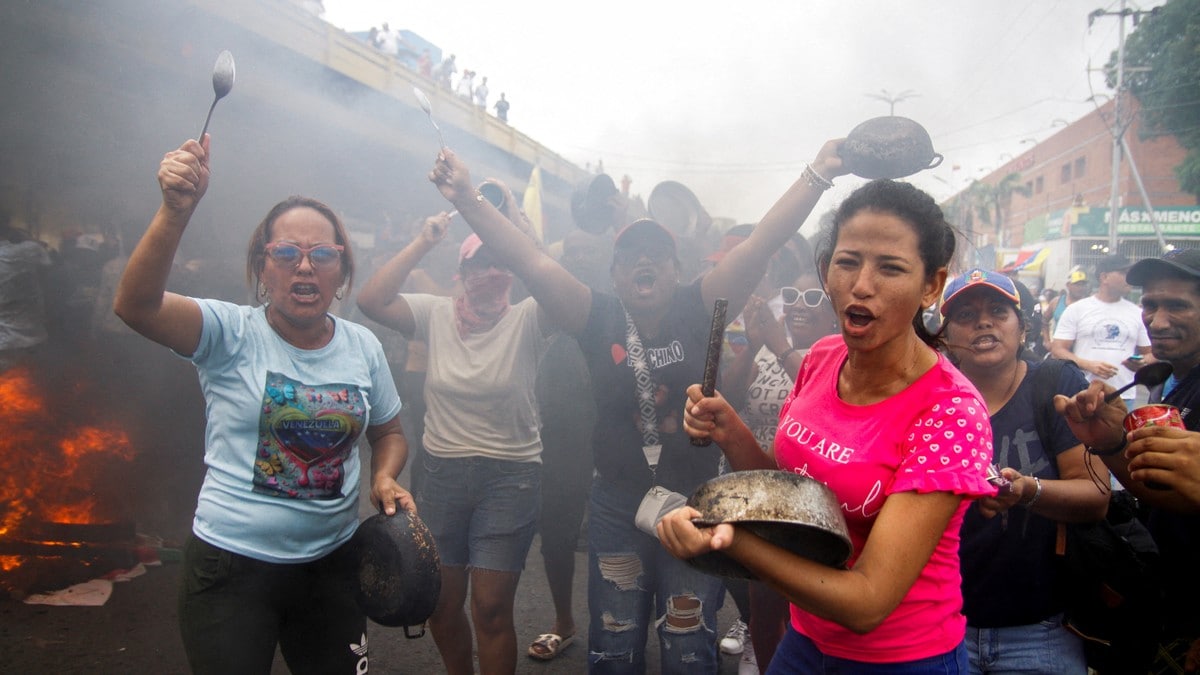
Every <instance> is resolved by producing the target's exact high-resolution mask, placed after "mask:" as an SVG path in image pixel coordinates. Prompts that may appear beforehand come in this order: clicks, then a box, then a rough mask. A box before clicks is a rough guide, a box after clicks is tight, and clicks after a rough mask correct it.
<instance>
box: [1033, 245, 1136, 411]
mask: <svg viewBox="0 0 1200 675" xmlns="http://www.w3.org/2000/svg"><path fill="white" fill-rule="evenodd" d="M1129 265H1130V263H1129V259H1128V258H1126V257H1125V256H1123V255H1108V256H1105V257H1103V258H1101V259H1100V262H1098V263H1096V279H1097V282H1098V286H1097V287H1096V292H1095V294H1093V295H1092V296H1091V297H1088V298H1084V299H1082V300H1080V301H1078V302H1075V303H1073V304H1071V305H1070V306H1069V307H1067V309H1066V310H1065V311H1064V312H1063V313H1062V317H1061V318H1060V319H1059V320H1058V324H1057V325H1056V326H1055V327H1054V333H1053V339H1052V340H1051V341H1050V355H1051V356H1053V357H1054V358H1058V359H1068V360H1072V361H1075V363H1077V364H1078V365H1079V367H1080V368H1082V369H1083V371H1084V374H1085V375H1086V376H1087V378H1088V381H1090V382H1094V381H1096V380H1104V381H1106V382H1108V383H1109V384H1111V385H1112V386H1114V387H1116V388H1118V389H1120V388H1121V387H1123V386H1125V385H1127V384H1129V383H1130V382H1133V371H1134V370H1137V369H1138V368H1140V367H1141V366H1142V364H1143V362H1147V363H1148V362H1150V361H1151V360H1153V357H1150V358H1146V357H1147V356H1148V355H1149V354H1150V337H1149V336H1148V335H1147V334H1146V327H1145V326H1143V325H1142V316H1141V312H1140V311H1139V310H1138V306H1137V305H1135V304H1133V303H1132V302H1130V301H1128V300H1126V299H1125V294H1126V293H1128V292H1129V284H1128V283H1127V282H1126V280H1125V272H1126V270H1128V269H1129ZM1131 357H1132V358H1131ZM1123 396H1124V398H1125V399H1126V403H1128V404H1132V403H1133V399H1134V397H1135V396H1137V391H1136V390H1134V389H1133V388H1130V389H1129V390H1128V391H1126V392H1125V393H1124V394H1123Z"/></svg>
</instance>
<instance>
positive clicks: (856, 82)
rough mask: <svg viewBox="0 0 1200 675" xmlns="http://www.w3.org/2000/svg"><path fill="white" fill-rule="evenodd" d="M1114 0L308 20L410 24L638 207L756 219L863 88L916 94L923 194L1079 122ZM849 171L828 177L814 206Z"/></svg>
mask: <svg viewBox="0 0 1200 675" xmlns="http://www.w3.org/2000/svg"><path fill="white" fill-rule="evenodd" d="M1118 1H1119V0H957V1H949V0H906V1H902V2H901V1H888V2H885V1H883V0H872V1H868V0H807V1H803V2H801V1H797V0H777V1H771V0H738V1H737V2H715V1H711V0H691V1H689V2H685V1H683V0H678V1H669V0H638V1H632V0H609V1H607V2H599V3H583V2H550V0H537V1H530V0H515V1H514V0H507V1H506V0H500V1H496V0H489V1H487V2H483V1H482V0H452V1H450V2H436V1H424V2H404V3H400V2H388V1H385V0H325V8H326V13H325V17H324V18H325V19H326V20H328V21H330V22H331V23H333V24H335V25H337V26H339V27H342V28H344V29H346V30H350V31H358V30H367V29H368V28H370V27H371V26H372V25H378V24H379V23H381V22H383V21H388V22H389V23H390V24H391V26H392V27H394V28H404V29H408V30H411V31H413V32H415V33H417V34H419V35H421V36H422V37H424V38H425V39H427V40H429V41H431V42H433V43H435V44H437V45H438V46H439V47H441V48H442V49H443V50H445V51H447V52H452V53H454V54H456V55H457V62H458V65H459V69H460V71H461V70H462V69H463V68H470V69H472V70H475V71H476V72H478V73H480V74H481V75H486V76H487V77H488V78H489V80H488V82H489V86H490V88H491V91H492V99H493V100H494V99H495V98H496V95H497V94H498V93H499V92H500V91H504V92H506V93H507V98H508V99H509V100H510V101H511V102H512V109H511V111H510V113H509V116H510V120H511V122H512V123H513V124H514V125H515V126H516V127H518V128H519V129H520V130H522V131H524V132H525V133H527V134H529V135H530V136H531V137H533V138H534V139H536V140H537V141H539V142H541V143H542V144H543V145H545V146H547V147H549V148H550V149H551V150H553V151H555V152H557V153H559V154H561V155H563V156H565V157H566V158H568V159H570V160H572V161H574V162H576V163H578V164H579V165H580V166H583V165H584V164H586V163H591V164H592V165H593V166H594V165H595V164H596V161H597V160H600V159H602V160H603V162H604V170H605V172H606V173H609V174H610V175H612V176H613V177H614V178H616V179H618V180H619V179H620V177H621V176H622V175H624V174H628V175H629V176H631V177H632V179H633V192H634V193H640V194H641V195H642V196H643V198H644V197H645V196H648V195H649V193H650V190H651V189H652V188H653V186H654V185H656V184H657V183H658V182H660V181H663V180H677V181H679V182H682V183H683V184H685V185H687V186H688V187H690V188H692V190H693V191H694V192H695V193H696V194H697V196H698V197H699V199H700V201H701V203H702V204H703V205H704V206H705V208H706V209H707V210H708V211H709V212H710V213H711V214H712V215H714V216H726V217H730V218H734V219H736V220H738V221H741V222H753V221H755V220H757V219H758V218H759V217H760V216H761V215H762V214H763V213H764V212H765V211H766V209H767V208H769V207H770V205H771V203H772V202H773V201H774V199H775V198H776V197H777V196H778V195H779V194H781V193H782V192H783V190H785V189H786V187H787V186H788V185H789V184H790V183H791V182H792V181H794V180H795V179H796V177H798V176H799V174H800V171H801V170H802V168H803V166H804V163H805V162H806V161H808V160H810V159H811V158H812V157H813V155H814V154H815V153H816V151H817V149H818V148H819V147H820V145H821V144H822V143H823V142H824V141H825V140H826V139H828V138H836V137H840V136H844V135H845V134H846V133H847V132H849V131H850V129H852V128H853V127H854V126H855V125H856V124H857V123H859V122H861V121H863V120H865V119H868V118H871V117H875V116H879V115H886V114H888V104H887V103H886V102H884V101H881V100H878V99H876V98H872V97H870V96H868V94H880V93H881V92H883V91H887V92H889V93H890V94H892V95H893V96H894V95H895V94H898V93H901V92H913V93H915V94H916V95H914V96H911V97H909V98H907V99H906V100H903V101H901V102H899V103H897V104H896V114H898V115H903V116H905V117H911V118H913V119H915V120H917V121H918V122H920V123H921V124H922V125H924V126H925V128H926V129H928V130H929V132H930V134H931V136H932V137H933V142H934V148H935V150H937V151H938V152H940V153H941V154H943V155H945V157H946V160H945V162H944V163H943V165H942V166H941V167H940V168H938V169H936V170H931V171H926V172H923V173H921V174H918V175H917V176H915V177H913V178H911V179H909V180H912V181H913V182H915V183H917V184H918V185H920V186H921V187H923V188H924V189H926V190H928V191H929V192H931V193H933V194H934V196H935V197H937V198H939V199H943V198H946V197H949V196H950V195H952V194H954V193H955V192H957V191H958V190H959V189H961V187H962V186H964V185H965V184H966V183H967V182H968V180H969V179H970V178H972V177H980V176H982V175H984V174H986V173H987V171H990V170H991V169H994V168H996V167H998V166H999V165H1000V164H1002V163H1003V162H1004V161H1005V160H1007V159H1008V158H1009V157H1008V156H1009V155H1019V154H1020V153H1021V152H1022V151H1024V150H1025V149H1028V148H1029V144H1028V140H1027V139H1036V140H1043V139H1045V138H1047V137H1049V136H1050V135H1052V134H1053V133H1054V132H1056V131H1058V130H1059V129H1057V128H1054V126H1053V125H1054V124H1055V123H1056V121H1058V122H1057V123H1058V124H1059V125H1061V121H1060V120H1067V121H1074V120H1076V119H1079V118H1080V117H1082V116H1083V115H1085V114H1086V113H1088V112H1089V111H1090V110H1091V109H1092V105H1093V104H1092V103H1090V102H1088V100H1087V99H1088V98H1089V96H1091V95H1092V94H1093V93H1106V92H1107V88H1106V87H1105V85H1104V81H1103V77H1102V75H1101V74H1100V73H1098V72H1096V73H1092V74H1091V75H1089V73H1088V65H1089V62H1090V64H1091V66H1092V68H1096V69H1098V68H1099V67H1100V66H1102V65H1103V64H1104V63H1105V62H1106V61H1107V59H1108V55H1109V54H1110V53H1111V51H1112V50H1113V49H1114V48H1115V47H1116V44H1117V35H1118V33H1117V31H1118V25H1119V23H1118V19H1116V18H1114V17H1106V18H1099V19H1097V20H1096V21H1095V23H1094V24H1093V25H1092V27H1091V28H1089V26H1088V14H1089V13H1090V12H1092V11H1093V10H1096V9H1104V10H1108V11H1116V10H1117V9H1118V7H1119V6H1118V4H1117V2H1118ZM1104 2H1108V3H1109V4H1103V3H1104ZM1143 2H1145V3H1146V4H1145V5H1142V6H1141V7H1140V8H1141V9H1149V8H1150V7H1151V6H1153V5H1155V4H1160V3H1159V2H1158V1H1157V0H1143ZM1129 6H1130V8H1138V7H1139V6H1138V5H1136V4H1135V2H1134V1H1133V0H1130V5H1129ZM1131 29H1132V27H1131V26H1129V27H1127V30H1131ZM468 160H469V158H468ZM954 167H959V168H958V169H957V170H955V168H954ZM860 182H861V181H860V179H857V178H854V177H846V178H842V179H839V180H838V181H837V183H838V185H837V187H835V188H834V189H833V190H832V191H831V192H830V194H829V195H828V196H827V197H826V202H827V203H824V202H823V205H822V206H821V207H820V209H824V208H826V207H829V206H832V205H833V204H834V203H835V202H836V201H837V200H838V199H840V198H841V197H842V196H844V195H845V194H846V193H847V192H849V190H850V189H852V188H853V187H854V186H855V185H857V184H859V183H860Z"/></svg>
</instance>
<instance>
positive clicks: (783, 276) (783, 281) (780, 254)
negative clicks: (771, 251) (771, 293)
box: [767, 246, 808, 288]
mask: <svg viewBox="0 0 1200 675" xmlns="http://www.w3.org/2000/svg"><path fill="white" fill-rule="evenodd" d="M805 269H808V267H807V266H803V267H802V266H801V265H800V261H798V260H796V254H794V253H792V251H791V249H789V248H788V247H787V246H781V247H780V248H779V250H778V251H776V252H775V255H773V256H771V259H770V260H769V261H768V262H767V282H768V283H769V284H771V286H772V287H774V288H779V287H780V286H790V285H791V284H792V282H793V281H795V280H796V277H798V276H800V272H801V271H803V270H805Z"/></svg>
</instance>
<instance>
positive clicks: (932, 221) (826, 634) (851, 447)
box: [659, 180, 995, 673]
mask: <svg viewBox="0 0 1200 675" xmlns="http://www.w3.org/2000/svg"><path fill="white" fill-rule="evenodd" d="M827 235H828V236H827V237H826V238H825V239H824V240H823V241H825V242H827V243H826V244H825V245H824V246H823V247H822V249H821V250H820V255H819V262H820V268H821V273H822V277H823V278H824V280H825V285H826V290H827V292H828V294H829V297H830V299H831V300H832V301H833V306H834V309H835V310H836V312H837V316H838V318H839V320H840V321H841V335H839V336H831V337H828V338H824V339H822V340H820V341H819V342H817V343H816V344H815V345H813V347H812V349H811V350H810V351H809V353H808V354H807V355H805V357H804V360H803V362H802V363H801V366H800V370H799V373H798V375H797V378H796V387H795V389H794V390H793V391H792V395H791V397H790V398H789V399H788V401H787V402H786V403H785V404H784V407H783V412H782V414H781V416H780V422H779V429H778V432H777V434H776V437H775V447H774V454H775V457H774V460H772V459H771V458H770V457H767V456H766V455H764V454H763V453H762V451H761V450H760V449H759V447H758V444H757V443H756V442H755V440H754V436H753V434H752V433H751V432H750V430H749V429H748V428H747V427H746V425H745V424H744V423H743V422H742V421H741V419H740V418H738V416H737V415H736V414H735V413H734V411H733V409H732V408H731V407H730V406H729V405H728V403H726V402H725V400H724V399H723V398H722V397H721V396H720V394H718V395H716V396H714V397H711V398H703V397H702V396H701V394H700V388H699V386H698V385H696V386H693V387H691V388H690V389H689V391H688V394H689V401H688V404H687V405H686V412H685V425H686V429H687V431H688V433H689V434H690V435H692V436H693V437H697V438H711V439H712V440H714V441H715V442H716V443H717V444H718V445H719V446H720V447H721V449H722V450H723V451H724V453H725V456H726V457H727V458H728V459H729V462H730V464H731V465H732V466H733V467H734V469H736V470H747V469H766V468H775V467H776V466H778V468H781V469H784V470H787V471H794V472H796V473H800V474H804V475H807V476H811V477H812V478H815V479H816V480H819V481H821V482H823V483H825V484H826V485H828V486H829V487H830V489H832V490H833V492H834V493H835V494H836V495H837V498H838V501H839V502H840V503H841V505H842V510H843V513H844V515H845V517H846V521H847V525H848V528H849V531H850V538H851V541H852V543H853V551H852V553H851V556H850V560H849V562H848V568H847V569H834V568H831V567H827V566H824V565H821V564H818V563H815V562H812V561H810V560H807V559H805V558H802V557H799V556H795V555H793V554H790V553H788V552H786V551H784V550H782V549H780V548H778V547H776V546H774V545H772V544H769V543H767V542H766V541H764V540H762V539H760V538H758V537H756V536H755V535H753V534H751V533H749V532H747V531H745V530H743V529H741V528H738V527H735V526H733V525H729V524H724V525H718V526H716V527H714V528H703V529H701V528H697V527H696V526H695V525H693V524H692V522H691V519H692V518H695V517H697V516H699V515H700V514H699V512H697V511H695V510H694V509H691V508H688V507H684V508H681V509H679V510H677V511H675V512H673V513H671V514H670V515H668V516H667V518H665V519H664V520H663V522H662V523H661V524H660V525H659V538H660V539H661V540H662V542H663V545H664V546H666V547H667V549H668V550H670V551H671V552H672V553H673V554H674V555H676V556H679V557H684V558H687V557H692V556H695V555H698V554H700V553H704V552H706V551H709V550H714V549H720V550H723V551H725V553H727V554H728V555H730V556H732V557H733V558H735V559H736V560H738V561H740V562H741V563H742V564H743V565H745V566H746V567H747V568H748V569H750V570H751V571H752V572H753V573H754V574H755V575H756V576H757V577H758V578H759V579H762V580H764V581H766V582H767V583H768V584H770V585H772V586H774V587H775V588H776V589H778V590H779V591H780V592H781V593H783V595H784V596H786V597H787V598H788V599H789V601H790V602H791V605H792V609H791V614H792V616H791V619H792V620H791V625H790V626H789V627H788V632H787V634H786V636H785V637H784V639H783V642H782V643H781V644H780V645H779V649H778V651H777V652H776V654H775V658H774V659H773V660H772V661H771V665H770V668H769V670H768V672H771V673H793V672H795V673H801V672H803V673H817V672H826V671H827V670H829V671H836V672H855V673H858V672H870V673H875V672H880V673H885V672H886V673H897V672H903V673H959V672H966V670H967V659H966V648H965V646H964V644H963V636H964V633H965V627H966V621H965V619H964V618H963V615H962V612H961V609H962V592H961V579H960V576H959V560H958V530H959V525H960V524H961V522H962V518H963V513H964V511H965V510H966V508H967V506H968V504H969V502H970V500H971V499H973V498H975V497H979V496H983V495H992V494H995V489H994V488H992V487H991V486H990V485H988V483H987V482H986V478H985V477H986V473H985V467H986V466H987V465H988V464H989V463H990V461H991V455H992V447H991V445H992V436H991V427H990V425H989V423H988V417H987V406H985V405H984V404H983V403H982V402H981V399H980V397H979V394H978V392H976V390H975V388H974V387H973V386H972V385H971V383H970V382H969V381H967V380H966V378H964V377H963V376H962V375H961V374H960V373H959V372H958V371H957V370H956V369H955V368H954V367H953V366H951V365H950V363H949V362H948V361H947V360H946V359H945V357H943V356H942V355H940V354H939V353H938V352H937V351H936V350H935V349H934V345H935V344H936V343H937V341H938V340H937V336H934V335H930V334H929V332H928V330H927V329H926V328H925V325H924V323H923V321H922V310H923V309H924V308H925V307H929V306H931V305H933V304H934V303H935V302H936V301H937V300H938V298H939V297H940V296H941V291H942V286H943V285H944V283H945V281H946V274H947V265H948V264H949V262H950V259H951V257H952V256H953V254H954V241H955V239H954V232H953V229H952V228H951V227H950V225H949V224H947V223H946V221H945V219H944V217H943V215H942V212H941V209H939V208H938V206H937V204H935V203H934V201H933V199H932V198H930V197H929V195H927V194H925V193H924V192H921V191H920V190H918V189H916V188H914V187H912V186H911V185H908V184H906V183H897V182H893V181H888V180H878V181H873V182H871V183H868V184H867V185H865V186H863V187H862V188H859V189H858V190H856V191H855V192H854V193H853V194H851V195H850V197H849V198H847V199H846V201H845V202H843V203H842V205H841V207H840V208H839V209H838V211H837V214H836V215H835V218H834V221H833V223H832V225H831V229H830V231H829V232H828V233H827Z"/></svg>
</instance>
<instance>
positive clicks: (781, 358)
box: [775, 347, 797, 370]
mask: <svg viewBox="0 0 1200 675" xmlns="http://www.w3.org/2000/svg"><path fill="white" fill-rule="evenodd" d="M796 351H797V349H796V348H795V347H790V348H788V349H785V350H783V353H782V354H780V355H778V356H776V357H775V361H777V362H778V363H779V367H780V368H783V369H784V370H787V360H788V357H789V356H791V355H792V354H794V353H795V352H796Z"/></svg>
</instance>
